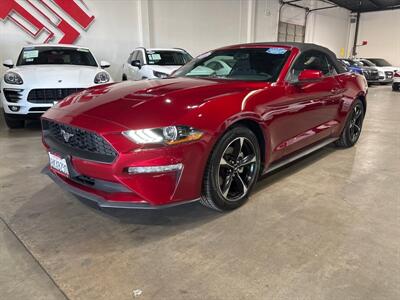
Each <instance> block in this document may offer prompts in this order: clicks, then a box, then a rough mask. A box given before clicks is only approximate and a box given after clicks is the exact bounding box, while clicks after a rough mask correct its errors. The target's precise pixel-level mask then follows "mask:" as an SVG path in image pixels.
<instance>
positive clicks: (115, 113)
mask: <svg viewBox="0 0 400 300" xmlns="http://www.w3.org/2000/svg"><path fill="white" fill-rule="evenodd" d="M260 84H261V85H262V86H263V87H265V86H268V85H269V84H268V83H249V82H247V83H246V82H238V81H230V80H211V79H195V78H170V79H162V80H142V81H137V82H131V81H124V82H121V83H117V84H109V85H104V86H99V87H93V88H90V89H87V90H85V91H83V92H81V93H79V94H77V95H72V96H70V97H67V98H66V99H65V100H63V101H62V102H60V103H59V104H58V105H57V106H55V107H54V108H53V109H56V110H63V111H64V112H65V114H68V115H69V116H70V117H72V118H74V117H75V116H79V115H87V116H90V117H94V118H97V119H103V120H108V121H111V122H113V123H117V124H119V125H121V126H123V127H126V128H131V129H135V128H140V127H142V128H143V126H146V127H155V126H168V125H179V123H180V122H181V121H182V120H183V119H182V118H183V117H184V116H186V115H187V113H194V112H195V111H196V109H198V108H200V107H201V106H202V105H203V104H205V103H206V102H208V101H214V100H216V99H221V98H223V99H227V96H229V101H232V99H234V98H235V96H236V97H239V99H243V98H242V97H244V95H245V94H247V93H248V92H249V90H252V89H258V88H260ZM242 94H243V95H242ZM232 96H233V97H232ZM50 111H51V110H50ZM45 117H46V115H45Z"/></svg>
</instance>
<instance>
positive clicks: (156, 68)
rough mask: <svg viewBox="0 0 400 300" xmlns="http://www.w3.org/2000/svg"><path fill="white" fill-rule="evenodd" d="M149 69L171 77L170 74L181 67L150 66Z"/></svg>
mask: <svg viewBox="0 0 400 300" xmlns="http://www.w3.org/2000/svg"><path fill="white" fill-rule="evenodd" d="M150 67H151V69H152V70H154V71H157V72H161V73H164V74H167V75H171V74H172V72H174V71H175V70H178V69H179V68H180V67H181V66H157V65H150Z"/></svg>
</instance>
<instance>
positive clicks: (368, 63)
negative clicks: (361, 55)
mask: <svg viewBox="0 0 400 300" xmlns="http://www.w3.org/2000/svg"><path fill="white" fill-rule="evenodd" d="M360 62H361V63H362V64H363V65H364V66H367V67H376V65H375V64H373V63H372V62H370V61H369V60H366V59H363V60H361V61H360Z"/></svg>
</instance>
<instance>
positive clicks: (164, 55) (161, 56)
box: [146, 50, 192, 66]
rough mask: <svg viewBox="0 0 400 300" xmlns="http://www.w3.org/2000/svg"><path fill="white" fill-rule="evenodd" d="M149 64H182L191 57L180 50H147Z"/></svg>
mask: <svg viewBox="0 0 400 300" xmlns="http://www.w3.org/2000/svg"><path fill="white" fill-rule="evenodd" d="M146 54H147V60H148V62H149V65H159V66H182V65H184V64H186V63H188V62H189V61H190V60H191V59H192V57H191V56H190V55H189V54H188V53H186V52H182V51H158V50H157V51H147V53H146Z"/></svg>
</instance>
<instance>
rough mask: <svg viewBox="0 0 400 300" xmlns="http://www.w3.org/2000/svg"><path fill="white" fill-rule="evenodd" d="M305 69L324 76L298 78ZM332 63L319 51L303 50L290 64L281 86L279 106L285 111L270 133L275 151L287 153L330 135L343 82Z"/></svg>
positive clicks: (335, 118)
mask: <svg viewBox="0 0 400 300" xmlns="http://www.w3.org/2000/svg"><path fill="white" fill-rule="evenodd" d="M304 70H318V71H321V72H322V73H323V77H322V78H321V79H320V80H318V81H315V82H304V83H301V82H300V81H298V76H299V74H300V73H301V72H302V71H304ZM337 72H338V70H336V69H335V67H334V64H333V63H332V62H331V61H330V58H329V56H328V55H326V54H325V53H323V52H320V51H315V50H312V51H306V52H304V53H302V54H300V56H299V57H298V58H297V59H296V61H295V62H294V64H293V66H292V67H291V69H290V71H289V74H288V76H287V80H286V82H285V87H284V90H285V92H284V97H283V98H282V99H281V101H280V103H279V105H280V106H281V109H282V110H283V111H285V113H284V114H282V115H281V117H280V118H279V120H277V122H274V123H275V124H274V128H273V130H271V131H273V132H275V134H276V135H277V136H276V138H275V141H276V142H277V145H276V146H275V147H276V148H275V149H276V150H277V151H279V152H280V153H281V155H287V154H290V153H292V152H295V151H297V150H299V149H302V148H304V147H306V146H308V145H311V144H313V143H315V142H318V141H319V140H321V139H324V138H327V137H329V136H331V134H332V133H333V131H334V129H335V128H336V126H339V123H338V121H337V117H338V112H339V105H340V99H341V98H342V95H343V92H344V90H343V87H342V84H341V83H340V82H339V81H338V79H337V78H336V77H337V74H338V73H337Z"/></svg>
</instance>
